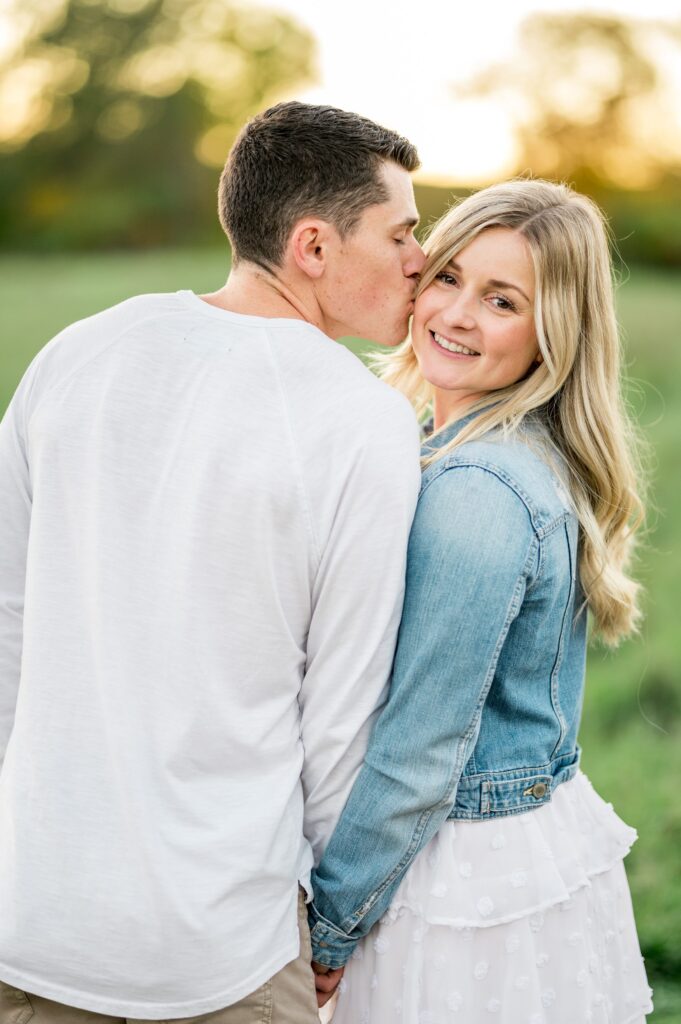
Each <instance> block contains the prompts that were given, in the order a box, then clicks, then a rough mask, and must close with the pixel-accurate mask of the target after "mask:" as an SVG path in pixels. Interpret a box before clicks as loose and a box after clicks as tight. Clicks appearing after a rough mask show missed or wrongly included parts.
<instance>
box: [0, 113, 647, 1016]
mask: <svg viewBox="0 0 681 1024" xmlns="http://www.w3.org/2000/svg"><path fill="white" fill-rule="evenodd" d="M417 166H418V158H417V154H416V151H415V149H414V147H413V146H412V145H411V144H410V143H409V142H408V141H407V140H405V139H404V138H402V137H400V136H398V135H396V134H395V133H394V132H391V131H388V130H386V129H383V128H381V127H379V126H378V125H376V124H374V123H372V122H370V121H368V120H366V119H365V118H362V117H359V116H358V115H355V114H350V113H347V112H344V111H340V110H336V109H334V108H331V107H314V106H308V105H305V104H300V103H286V104H280V105H279V106H277V107H274V108H272V109H270V110H268V111H266V112H265V113H264V114H261V115H259V116H258V117H256V118H255V119H254V120H253V121H251V122H250V123H249V124H248V125H247V126H246V127H245V129H244V130H243V132H242V133H241V135H240V137H239V139H238V140H237V142H236V144H235V146H234V148H233V150H232V152H231V154H230V156H229V159H228V161H227V164H226V167H225V170H224V173H223V175H222V178H221V182H220V190H219V205H220V217H221V222H222V224H223V227H224V229H225V232H226V233H227V235H228V237H229V239H230V241H231V244H232V251H233V267H232V271H231V273H230V276H229V278H228V280H227V283H226V284H225V286H224V287H223V288H221V289H220V290H219V291H217V292H215V293H212V294H206V295H201V296H198V295H196V294H194V293H193V292H190V291H180V292H177V293H175V294H160V295H142V296H137V297H135V298H132V299H130V300H128V301H126V302H123V303H121V304H120V305H118V306H116V307H114V308H112V309H109V310H106V311H104V312H102V313H99V314H98V315H96V316H94V317H92V318H90V319H87V320H83V321H80V322H78V323H76V324H73V325H72V326H70V327H68V328H67V329H66V330H64V331H63V332H62V333H61V334H60V335H58V336H57V337H56V338H55V339H54V340H53V341H52V342H51V343H50V344H49V345H47V346H46V347H45V349H43V351H42V352H41V353H40V354H39V355H38V357H37V358H36V359H35V360H34V362H33V363H32V365H31V367H30V368H29V369H28V371H27V373H26V375H25V377H24V379H23V380H22V382H21V384H20V386H19V388H18V390H17V392H16V394H15V396H14V399H13V401H12V403H11V405H10V408H9V410H8V412H7V414H6V416H5V418H4V420H3V422H2V428H1V431H0V501H1V503H2V521H1V523H0V536H1V543H0V760H1V759H3V758H4V763H3V764H2V770H1V774H0V1024H28V1022H29V1021H30V1020H33V1022H34V1024H107V1022H109V1024H110V1022H111V1019H112V1018H114V1019H115V1020H117V1021H122V1020H178V1019H185V1020H186V1019H191V1020H198V1019H200V1020H201V1021H205V1022H206V1024H260V1022H272V1024H313V1022H315V1021H316V1020H317V1019H318V1018H317V1014H318V1009H317V1004H318V1001H319V1003H320V1004H322V1003H324V1002H325V1001H326V1000H327V999H328V998H329V997H330V996H331V994H332V993H335V999H336V1006H335V1011H334V1018H333V1019H334V1024H388V1022H390V1024H393V1022H395V1021H402V1022H404V1024H444V1022H445V1021H450V1020H451V1021H453V1020H461V1021H465V1022H466V1024H472V1022H473V1024H477V1022H481V1021H488V1020H489V1021H494V1020H497V1021H499V1022H502V1024H577V1022H582V1021H583V1022H585V1024H586V1022H588V1021H591V1022H594V1024H600V1022H606V1021H607V1022H616V1024H626V1022H631V1024H641V1022H642V1021H643V1020H644V1017H645V1014H646V1013H649V1012H650V1011H651V1005H650V999H649V989H648V986H647V982H646V977H645V972H644V969H643V966H642V963H641V956H640V950H639V946H638V940H637V937H636V930H635V924H634V920H633V915H632V909H631V901H630V897H629V891H628V887H627V882H626V877H625V874H624V869H623V864H622V861H623V858H624V856H625V854H626V853H627V851H628V849H629V847H630V846H631V844H632V842H633V841H634V839H635V833H634V832H633V830H632V829H630V828H628V827H627V826H626V825H624V824H623V823H622V821H621V820H620V819H619V818H618V817H617V816H616V815H615V813H614V811H613V810H612V808H611V807H610V806H609V805H607V804H605V803H604V802H603V801H602V800H601V799H600V797H598V796H597V795H596V794H595V792H594V791H593V790H592V788H591V787H590V785H589V783H588V781H587V779H586V778H585V776H584V775H583V774H582V773H581V772H580V770H579V747H578V745H577V731H578V726H579V718H580V711H581V705H582V694H583V686H584V664H585V650H586V633H587V612H588V613H589V614H590V616H591V619H592V628H593V631H594V632H595V633H597V634H599V635H600V636H601V637H602V638H603V639H604V640H605V641H606V642H609V643H616V642H617V641H618V640H619V639H620V638H621V637H622V636H625V635H626V634H628V633H629V632H631V630H632V629H633V628H635V625H636V621H637V615H638V612H637V586H636V584H635V582H634V581H633V580H632V579H631V578H630V576H629V575H628V563H629V558H630V554H631V546H632V540H633V535H634V531H635V527H636V525H637V521H638V518H639V508H640V503H639V500H638V497H637V481H636V472H635V459H634V456H633V452H632V448H631V443H630V441H629V437H630V429H629V425H628V423H627V420H626V416H625V413H624V411H623V407H622V402H621V397H620V388H621V381H620V370H619V356H618V348H619V343H618V336H617V327H616V322H615V316H614V311H613V297H612V284H611V267H610V260H609V254H608V245H607V237H606V231H605V228H604V224H603V220H602V217H601V215H600V213H599V212H598V210H597V209H596V208H595V207H594V205H593V204H592V203H591V202H590V201H589V200H588V199H586V198H585V197H583V196H580V195H578V194H576V193H574V192H572V191H571V190H570V189H568V188H566V187H564V186H562V185H555V184H551V183H547V182H542V181H513V182H507V183H504V184H501V185H497V186H494V187H491V188H488V189H483V190H482V191H480V192H478V193H476V194H474V195H472V196H470V197H468V198H467V199H465V200H463V201H462V202H460V203H458V204H457V205H455V206H454V207H452V208H451V209H450V210H449V212H448V213H447V214H446V215H445V216H444V217H443V218H442V219H441V220H440V222H439V223H438V224H437V225H436V226H435V227H434V229H433V230H432V231H431V232H430V234H429V237H428V241H427V242H426V244H425V252H424V251H423V250H422V249H421V247H420V245H419V244H418V242H417V241H416V239H415V237H414V233H413V232H414V227H415V226H416V224H417V221H418V214H417V210H416V207H415V203H414V197H413V191H412V186H411V180H410V173H411V172H412V171H413V170H415V169H416V167H417ZM410 318H411V330H410V333H409V338H408V340H407V341H404V338H405V336H406V335H407V332H408V328H409V322H410ZM346 335H357V336H361V337H365V338H370V339H372V340H373V341H375V342H377V343H379V344H381V345H383V346H388V347H389V350H388V351H387V354H384V355H382V356H381V357H380V358H379V359H378V363H379V367H378V370H379V377H382V378H383V380H380V379H378V377H377V376H375V375H373V374H372V373H370V372H369V371H368V370H366V369H365V368H364V367H363V366H362V364H361V363H360V362H359V361H358V360H357V359H356V358H355V357H354V356H353V355H352V354H350V353H349V352H348V351H347V350H346V349H345V348H343V347H342V346H340V345H338V344H337V339H338V338H340V337H343V336H346ZM419 420H421V421H422V422H423V421H427V422H426V423H425V426H424V428H423V437H420V430H419ZM420 444H421V449H420V460H419V445H420ZM315 983H316V990H317V991H316V992H315Z"/></svg>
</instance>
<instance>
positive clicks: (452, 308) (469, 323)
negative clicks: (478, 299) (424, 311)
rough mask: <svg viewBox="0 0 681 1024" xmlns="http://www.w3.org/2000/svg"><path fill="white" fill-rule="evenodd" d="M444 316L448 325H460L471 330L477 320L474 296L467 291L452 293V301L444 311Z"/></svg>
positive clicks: (463, 328)
mask: <svg viewBox="0 0 681 1024" xmlns="http://www.w3.org/2000/svg"><path fill="white" fill-rule="evenodd" d="M442 316H443V320H444V322H445V324H446V325H447V326H448V327H460V328H461V329H462V330H466V331H469V330H471V328H473V327H475V325H476V322H477V321H476V318H475V301H474V298H473V296H471V295H467V294H466V292H465V291H460V292H457V293H456V294H454V295H452V296H451V301H450V302H449V303H448V304H447V306H446V308H445V309H444V310H443V311H442Z"/></svg>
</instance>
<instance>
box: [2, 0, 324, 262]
mask: <svg viewBox="0 0 681 1024" xmlns="http://www.w3.org/2000/svg"><path fill="white" fill-rule="evenodd" d="M15 6H16V17H17V18H19V17H20V14H21V10H23V11H24V12H25V10H26V8H24V7H21V8H20V6H19V3H18V0H15ZM29 9H30V8H29ZM32 9H33V18H32V20H29V21H28V22H27V24H26V26H25V28H24V37H23V43H22V45H21V46H20V47H19V48H18V49H17V50H16V52H14V53H13V54H12V56H11V57H10V58H9V59H8V60H7V61H6V62H5V64H4V66H2V67H0V102H2V101H5V103H6V104H8V106H7V107H6V108H5V112H4V114H3V112H2V110H1V109H0V126H2V134H1V136H0V147H1V149H2V150H4V153H3V159H2V162H1V163H0V243H1V244H3V245H4V246H5V247H13V248H19V249H23V248H39V249H41V250H43V251H44V250H50V249H63V248H69V247H77V248H95V247H112V246H121V245H130V246H135V245H142V244H143V245H150V244H161V243H165V242H169V241H176V242H184V243H186V240H187V239H189V238H191V239H194V240H197V239H199V240H202V239H211V240H213V241H215V240H216V239H217V238H218V236H219V230H220V229H219V226H218V225H217V222H216V217H215V206H216V200H215V192H216V184H217V170H216V169H217V168H219V167H222V165H223V163H224V160H225V157H226V155H227V152H228V150H229V147H230V145H231V143H232V141H233V140H234V138H235V136H236V134H237V132H238V130H239V128H240V127H241V126H242V125H243V123H244V122H245V121H246V120H248V118H249V117H250V116H252V115H253V114H254V113H255V112H256V111H258V110H261V109H263V108H264V107H266V106H268V105H269V104H270V103H273V102H275V101H276V100H277V99H278V98H279V97H280V95H281V93H282V91H283V90H287V89H288V90H291V89H292V88H293V87H298V86H300V85H301V84H302V83H305V82H306V81H308V80H309V78H310V76H311V74H312V62H313V52H314V43H313V40H312V38H311V36H310V35H309V34H308V33H307V32H306V31H304V30H303V29H301V28H300V27H299V26H298V25H296V24H295V23H294V22H293V21H292V20H291V19H290V18H289V17H288V16H286V15H284V14H277V13H273V12H270V11H268V10H266V9H263V8H259V7H250V8H249V7H248V6H245V5H243V6H242V5H238V4H237V3H236V2H232V0H226V2H225V0H219V2H218V0H52V2H48V0H42V2H41V3H37V4H34V5H33V8H32ZM12 104H14V106H12Z"/></svg>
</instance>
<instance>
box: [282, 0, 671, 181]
mask: <svg viewBox="0 0 681 1024" xmlns="http://www.w3.org/2000/svg"><path fill="white" fill-rule="evenodd" d="M264 5H266V6H268V7H275V8H279V9H281V10H285V11H288V12H289V13H290V14H292V15H294V16H296V17H297V19H298V20H299V21H301V22H303V23H304V24H306V25H307V26H308V27H309V28H310V29H311V30H312V32H313V34H314V35H315V36H316V38H317V41H318V50H319V56H318V63H319V78H320V81H319V85H318V86H317V87H315V88H313V89H311V90H308V91H305V92H301V93H298V94H297V95H296V98H299V99H304V100H308V101H309V102H313V103H331V104H333V105H334V106H338V107H345V108H347V109H350V110H356V111H358V112H359V113H362V114H365V115H367V116H368V117H372V118H373V119H374V120H377V121H380V122H382V123H383V124H385V125H387V126H388V127H390V128H394V129H396V130H398V131H400V132H401V133H403V134H404V135H407V136H408V137H409V138H410V139H411V140H412V141H413V142H414V143H416V145H417V146H418V149H419V153H420V156H421V159H422V162H423V168H422V170H421V172H420V176H421V178H422V179H424V180H428V179H430V180H438V179H440V180H442V179H449V180H454V181H456V180H459V181H465V182H470V183H473V182H475V181H476V180H484V179H486V178H493V177H497V176H500V175H503V174H504V173H508V172H509V171H510V170H512V167H513V159H512V157H513V153H514V141H513V132H512V128H511V125H510V123H509V120H508V115H507V113H506V112H505V111H504V110H503V109H501V108H500V107H499V106H497V105H495V104H493V103H492V102H491V101H487V102H483V101H480V100H479V101H477V102H474V101H472V100H471V101H465V102H464V101H462V100H456V99H455V97H454V96H453V93H452V85H453V84H454V83H456V82H461V81H463V80H465V79H468V78H470V77H471V76H472V75H474V74H476V73H478V72H480V71H481V70H482V69H484V67H485V66H486V65H488V64H491V63H493V62H495V61H498V60H500V59H502V58H504V57H506V56H508V55H509V54H510V53H512V51H513V48H514V44H515V41H516V32H517V28H518V26H519V24H520V22H521V21H522V19H523V18H524V17H526V16H527V15H528V14H531V13H533V12H537V11H547V12H549V11H550V12H555V13H559V12H562V11H584V10H591V11H597V12H604V13H606V12H607V13H613V14H620V15H629V16H632V17H645V18H664V19H673V20H675V21H676V22H678V23H681V0H491V2H490V0H466V2H462V0H420V2H419V0H417V2H414V0H391V2H390V3H386V4H383V3H379V2H378V0H342V2H336V3H330V2H328V0H326V2H325V0H271V2H269V0H265V4H264ZM673 73H674V72H673V70H672V69H670V74H673ZM676 87H677V89H678V92H679V102H678V104H677V105H676V107H677V111H681V68H678V69H676ZM674 130H675V131H676V132H678V133H679V135H680V137H681V113H679V120H678V122H677V125H676V126H675V128H674Z"/></svg>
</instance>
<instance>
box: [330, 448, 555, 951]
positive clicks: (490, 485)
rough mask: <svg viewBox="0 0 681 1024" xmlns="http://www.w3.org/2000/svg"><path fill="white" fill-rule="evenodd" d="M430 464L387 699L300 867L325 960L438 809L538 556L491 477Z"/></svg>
mask: <svg viewBox="0 0 681 1024" xmlns="http://www.w3.org/2000/svg"><path fill="white" fill-rule="evenodd" d="M458 459H459V460H461V455H459V456H458ZM437 468H438V470H439V472H436V473H435V474H433V475H432V476H430V477H427V478H426V480H425V481H424V485H423V489H422V493H421V497H420V500H419V504H418V508H417V511H416V517H415V519H414V524H413V527H412V533H411V537H410V541H409V551H408V559H407V590H406V596H405V605H404V613H403V618H402V624H401V626H400V633H399V640H398V646H397V652H396V656H395V663H394V667H393V676H392V681H391V688H390V695H389V699H388V703H387V705H386V707H385V708H384V710H383V712H382V713H381V715H380V717H379V719H378V721H377V723H376V725H375V727H374V731H373V733H372V736H371V739H370V742H369V747H368V750H367V754H366V759H365V762H364V765H363V767H362V769H361V771H360V773H359V775H358V777H357V779H356V781H355V784H354V786H353V789H352V791H351V793H350V796H349V798H348V801H347V803H346V805H345V808H344V810H343V812H342V815H341V818H340V820H339V822H338V825H337V827H336V829H335V831H334V833H333V835H332V837H331V840H330V841H329V844H328V846H327V848H326V850H325V852H324V855H323V857H322V859H321V862H320V864H319V866H318V868H317V869H316V871H315V872H314V874H313V877H312V884H313V890H314V894H315V895H314V903H313V905H312V906H311V908H310V925H311V932H312V945H313V957H314V959H315V960H317V961H318V962H319V963H322V964H327V965H329V966H330V967H339V966H341V965H342V964H344V963H345V962H346V961H347V960H348V958H349V956H350V955H351V953H352V950H353V948H354V946H355V945H356V943H357V942H358V941H359V939H361V938H362V937H363V936H364V935H366V934H367V933H368V931H369V929H370V928H371V926H372V925H373V924H374V923H375V922H376V921H377V920H378V919H379V918H380V917H381V915H382V914H383V913H384V912H385V910H386V909H387V907H388V906H389V904H390V901H391V899H392V897H393V895H394V893H395V890H396V888H397V886H398V885H399V883H400V881H401V879H402V877H403V876H404V874H405V872H406V870H407V868H408V867H409V865H410V864H411V862H412V861H413V859H414V857H415V856H416V854H417V853H418V852H419V850H421V849H422V848H423V846H424V845H425V844H426V843H427V842H428V840H429V839H430V838H431V837H432V836H433V835H434V834H435V832H436V831H437V829H438V828H439V827H440V825H441V824H442V823H443V821H444V820H445V818H446V817H447V815H448V814H449V812H450V811H451V809H452V807H453V805H454V802H455V799H456V789H457V785H458V781H459V778H460V775H461V772H462V769H463V767H464V766H465V764H466V761H467V760H468V758H469V756H470V754H471V752H472V750H473V747H474V745H475V741H476V739H477V735H478V732H479V728H480V715H481V711H482V707H483V704H484V701H485V699H486V696H487V694H488V692H489V688H490V686H491V683H492V679H493V677H494V672H495V668H496V664H497V661H498V658H499V654H500V651H501V648H502V646H503V644H504V641H505V639H506V635H507V633H508V630H509V627H510V625H511V623H512V622H513V620H514V618H515V617H516V616H517V614H518V611H519V609H520V607H521V605H522V601H523V597H524V594H525V590H526V588H527V586H528V585H529V584H530V583H531V581H532V578H533V576H534V574H535V573H536V569H537V566H538V564H539V541H538V539H537V536H536V533H535V531H534V529H533V526H532V522H531V519H530V515H529V512H528V509H527V508H526V506H525V504H524V503H523V500H522V498H521V497H520V495H519V493H517V492H516V491H515V490H514V488H513V487H512V486H511V485H510V484H509V482H508V480H507V479H506V478H504V477H503V475H502V474H499V473H497V472H495V470H494V469H490V468H489V467H487V466H484V465H482V464H471V463H470V461H469V462H465V461H455V462H447V463H446V464H445V465H444V467H442V468H440V466H439V464H438V467H437Z"/></svg>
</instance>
